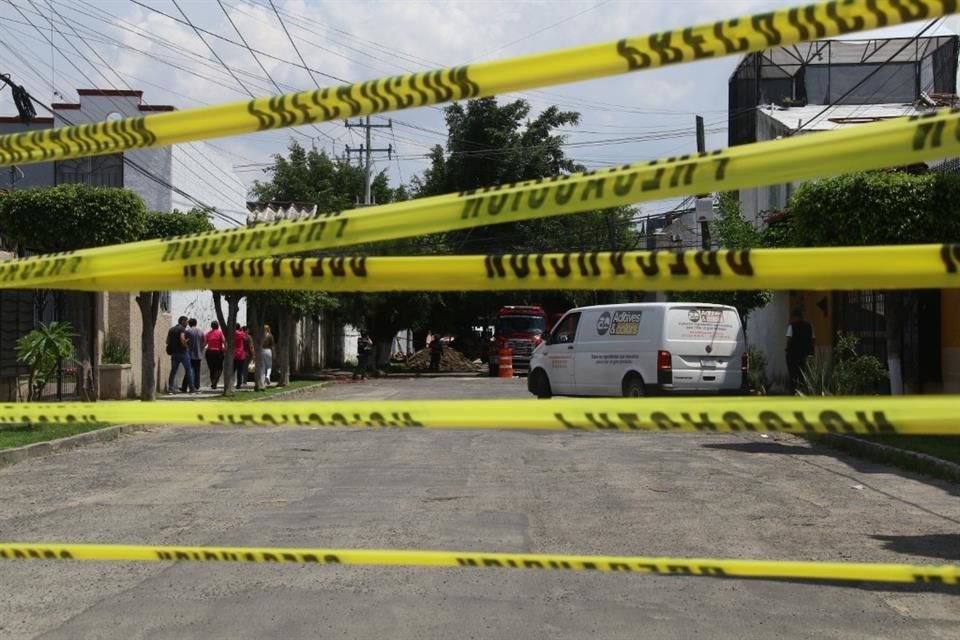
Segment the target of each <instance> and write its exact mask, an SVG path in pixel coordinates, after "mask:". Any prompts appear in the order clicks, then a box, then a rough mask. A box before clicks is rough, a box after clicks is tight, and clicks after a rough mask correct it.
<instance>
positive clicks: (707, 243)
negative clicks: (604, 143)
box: [696, 116, 713, 250]
mask: <svg viewBox="0 0 960 640" xmlns="http://www.w3.org/2000/svg"><path fill="white" fill-rule="evenodd" d="M706 151H707V136H706V133H705V132H704V128H703V116H697V153H706ZM707 198H710V195H709V194H701V195H697V202H696V211H697V218H698V219H699V220H700V241H701V246H702V247H703V248H704V249H707V250H709V249H710V248H711V244H712V243H711V239H710V218H712V217H713V215H712V214H713V202H712V199H711V202H710V203H709V207H710V212H709V215H708V214H706V213H703V214H701V212H702V211H703V212H705V211H706V208H707V203H705V202H701V201H702V200H705V199H707Z"/></svg>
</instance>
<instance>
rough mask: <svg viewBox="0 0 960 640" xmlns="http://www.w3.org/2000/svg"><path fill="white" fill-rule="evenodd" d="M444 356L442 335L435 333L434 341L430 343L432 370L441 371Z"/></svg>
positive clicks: (434, 371)
mask: <svg viewBox="0 0 960 640" xmlns="http://www.w3.org/2000/svg"><path fill="white" fill-rule="evenodd" d="M442 357H443V342H441V341H440V336H439V335H436V334H434V336H433V342H431V343H430V371H431V372H433V373H439V372H440V359H441V358H442Z"/></svg>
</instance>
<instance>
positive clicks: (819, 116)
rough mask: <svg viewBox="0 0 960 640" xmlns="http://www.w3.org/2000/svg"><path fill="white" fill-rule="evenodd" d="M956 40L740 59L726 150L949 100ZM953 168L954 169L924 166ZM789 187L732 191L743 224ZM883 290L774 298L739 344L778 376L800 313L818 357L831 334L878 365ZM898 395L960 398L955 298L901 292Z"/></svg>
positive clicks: (767, 210)
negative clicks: (755, 349)
mask: <svg viewBox="0 0 960 640" xmlns="http://www.w3.org/2000/svg"><path fill="white" fill-rule="evenodd" d="M958 51H960V38H958V37H957V36H942V37H930V38H893V39H880V40H843V41H838V40H822V41H815V42H810V43H806V44H802V45H795V46H790V47H777V48H773V49H768V50H766V51H762V52H759V53H754V54H750V55H747V56H745V57H744V58H743V59H742V60H741V61H740V64H739V65H738V66H737V68H736V70H735V71H734V72H733V74H732V75H731V77H730V81H729V92H728V97H729V114H728V116H729V144H730V146H735V145H740V144H750V143H753V142H761V141H765V140H776V139H778V138H786V137H790V136H797V135H810V134H816V133H817V132H822V131H831V130H835V129H843V128H847V127H853V126H858V125H860V124H863V123H867V122H877V121H883V120H888V119H891V118H900V117H904V116H911V115H919V114H923V113H928V112H930V111H931V110H932V109H935V108H937V107H942V106H954V105H955V104H956V102H957V95H956V93H957V62H958ZM930 164H931V166H935V165H942V166H945V167H954V170H955V167H956V165H957V164H958V163H956V162H953V163H952V164H951V163H930ZM796 187H797V184H779V185H771V186H767V187H760V188H755V189H744V190H742V191H740V192H739V200H740V204H741V209H742V212H743V215H744V218H745V219H747V220H748V221H751V222H752V223H753V224H754V225H755V226H757V227H761V226H763V225H765V224H768V223H769V222H770V221H771V220H773V219H775V218H776V217H777V216H779V215H782V212H783V211H784V209H785V208H786V207H787V205H788V203H789V199H790V195H791V194H792V193H793V191H794V189H795V188H796ZM883 303H884V293H883V292H882V291H833V292H824V291H778V292H776V293H775V294H774V298H773V301H772V302H771V303H770V304H769V305H768V306H767V307H765V308H764V309H760V310H757V311H755V312H754V313H753V314H752V315H751V318H750V323H749V325H748V333H747V339H748V341H749V342H750V343H751V344H754V345H757V346H759V347H760V348H761V350H762V351H763V352H764V354H765V356H766V359H767V362H768V372H767V373H768V376H769V377H771V378H772V379H774V380H784V379H785V378H786V376H787V372H786V361H785V358H784V352H785V348H786V327H787V325H788V323H789V321H790V315H791V312H792V311H793V310H799V311H800V312H801V313H802V314H803V316H804V318H805V319H806V320H808V321H809V322H810V323H811V324H812V325H813V327H814V330H815V332H816V344H817V350H818V351H820V352H829V351H830V350H831V349H832V347H833V340H834V336H835V335H836V333H837V331H843V332H844V333H850V334H853V335H856V336H857V337H858V338H860V342H861V348H862V349H863V351H864V352H867V353H872V354H874V355H876V356H877V357H878V358H880V360H881V361H886V344H885V326H884V316H885V314H884V304H883ZM903 340H904V360H903V362H902V371H903V379H904V383H905V387H906V390H907V391H909V392H912V393H918V392H957V391H960V291H957V290H932V291H916V292H909V294H908V297H907V322H906V324H905V327H904V334H903Z"/></svg>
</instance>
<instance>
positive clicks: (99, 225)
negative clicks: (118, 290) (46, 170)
mask: <svg viewBox="0 0 960 640" xmlns="http://www.w3.org/2000/svg"><path fill="white" fill-rule="evenodd" d="M145 219H146V210H145V209H144V206H143V201H142V200H141V199H140V196H138V195H137V194H135V193H133V192H132V191H128V190H126V189H112V188H107V187H88V186H86V185H82V184H65V185H60V186H57V187H44V188H34V189H21V190H17V191H13V192H11V193H10V194H9V195H7V196H6V197H5V198H3V199H2V200H0V234H2V235H3V236H4V237H5V238H7V239H8V240H12V241H14V242H16V243H17V245H18V246H19V247H20V248H21V249H24V250H27V251H33V252H37V253H53V252H56V251H73V250H76V249H87V248H90V247H102V246H106V245H110V244H121V243H124V242H133V241H135V240H139V239H140V238H141V237H142V236H143V233H144V225H145Z"/></svg>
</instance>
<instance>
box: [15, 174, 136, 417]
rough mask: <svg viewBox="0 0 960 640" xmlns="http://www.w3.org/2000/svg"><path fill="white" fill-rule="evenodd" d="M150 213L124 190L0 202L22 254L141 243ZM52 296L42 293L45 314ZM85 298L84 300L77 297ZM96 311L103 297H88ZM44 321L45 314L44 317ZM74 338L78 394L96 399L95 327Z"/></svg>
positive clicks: (68, 190) (35, 192) (62, 189)
mask: <svg viewBox="0 0 960 640" xmlns="http://www.w3.org/2000/svg"><path fill="white" fill-rule="evenodd" d="M145 224H146V210H145V209H144V206H143V201H142V200H141V199H140V197H139V196H137V195H136V194H135V193H133V192H131V191H128V190H126V189H112V188H107V187H89V186H87V185H82V184H67V185H60V186H56V187H44V188H34V189H20V190H16V191H13V192H11V193H10V194H8V195H7V196H6V197H4V198H2V199H0V235H2V236H3V237H4V238H6V239H7V240H8V241H12V242H14V243H16V244H17V247H18V249H19V251H20V252H21V253H27V252H34V253H53V252H57V251H74V250H77V249H87V248H90V247H101V246H106V245H111V244H121V243H125V242H133V241H135V240H140V239H141V238H142V237H143V234H144V230H145ZM49 293H50V292H49V291H46V290H42V291H39V292H38V294H37V303H38V306H39V307H40V309H41V311H42V309H43V307H44V306H45V305H46V301H47V297H48V294H49ZM76 295H82V294H76ZM86 295H87V296H88V299H89V300H90V303H91V305H93V306H96V304H97V301H98V300H99V299H100V297H101V296H102V295H103V294H100V293H90V294H86ZM41 316H42V313H41ZM75 329H76V333H77V334H79V335H80V336H83V337H84V339H81V340H80V341H79V343H78V344H79V349H78V352H77V355H76V357H77V359H78V364H79V368H80V371H79V372H78V374H77V380H78V382H77V384H78V392H79V395H80V397H81V398H86V399H93V398H94V396H95V391H94V388H95V385H94V384H93V380H94V375H95V374H94V362H93V353H92V352H91V350H90V348H89V344H90V340H89V337H90V336H91V335H93V332H94V330H95V327H93V326H91V325H90V323H89V321H88V320H85V319H80V320H78V321H77V325H76V327H75Z"/></svg>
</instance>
